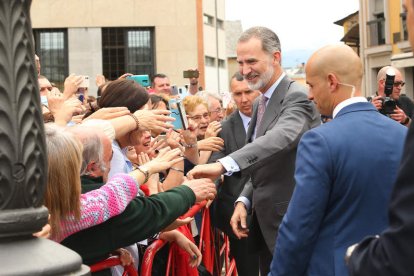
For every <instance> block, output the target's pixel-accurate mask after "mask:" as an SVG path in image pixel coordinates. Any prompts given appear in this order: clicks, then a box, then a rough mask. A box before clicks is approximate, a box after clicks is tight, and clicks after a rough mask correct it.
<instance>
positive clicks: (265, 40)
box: [238, 27, 282, 55]
mask: <svg viewBox="0 0 414 276" xmlns="http://www.w3.org/2000/svg"><path fill="white" fill-rule="evenodd" d="M253 37H255V38H257V39H259V40H260V41H261V42H262V49H263V51H265V52H266V53H268V54H269V55H273V53H274V52H277V51H279V52H281V51H282V47H281V45H280V40H279V37H278V36H277V35H276V33H275V32H273V31H272V30H270V29H269V28H266V27H252V28H250V29H247V30H246V31H244V32H243V33H242V34H241V36H240V38H239V40H238V42H246V41H248V40H250V39H251V38H253Z"/></svg>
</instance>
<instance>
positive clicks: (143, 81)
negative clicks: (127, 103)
mask: <svg viewBox="0 0 414 276" xmlns="http://www.w3.org/2000/svg"><path fill="white" fill-rule="evenodd" d="M126 78H127V79H128V80H133V81H135V82H136V83H138V84H139V85H141V86H142V87H144V88H147V87H149V86H151V81H150V79H149V76H148V75H133V76H129V77H126Z"/></svg>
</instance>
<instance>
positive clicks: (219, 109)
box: [209, 108, 226, 113]
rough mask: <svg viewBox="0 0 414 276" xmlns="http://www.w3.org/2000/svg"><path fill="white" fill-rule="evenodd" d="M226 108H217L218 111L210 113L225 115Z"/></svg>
mask: <svg viewBox="0 0 414 276" xmlns="http://www.w3.org/2000/svg"><path fill="white" fill-rule="evenodd" d="M225 111H226V109H225V108H217V109H216V110H212V111H209V112H210V113H223V112H225Z"/></svg>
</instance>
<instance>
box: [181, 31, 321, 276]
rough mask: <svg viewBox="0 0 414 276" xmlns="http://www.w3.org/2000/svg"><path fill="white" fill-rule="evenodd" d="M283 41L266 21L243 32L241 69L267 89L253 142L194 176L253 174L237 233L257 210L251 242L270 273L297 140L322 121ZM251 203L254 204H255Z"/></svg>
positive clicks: (239, 208) (236, 219)
mask: <svg viewBox="0 0 414 276" xmlns="http://www.w3.org/2000/svg"><path fill="white" fill-rule="evenodd" d="M280 49H281V47H280V41H279V38H278V37H277V35H276V34H275V33H274V32H273V31H271V30H269V29H267V28H265V27H253V28H250V29H248V30H246V31H245V32H243V33H242V35H241V37H240V38H239V41H238V44H237V61H238V63H239V69H240V73H241V74H242V75H243V77H244V79H246V81H247V82H248V85H249V87H250V89H257V90H260V92H261V93H262V95H261V97H260V99H259V101H258V102H256V103H255V105H254V108H253V117H252V120H251V123H250V125H249V129H248V132H247V139H248V142H249V143H248V144H246V145H245V146H244V147H243V148H241V149H240V150H237V151H235V152H233V153H231V154H230V155H228V156H226V157H224V158H222V159H219V160H218V161H219V162H216V163H214V164H206V165H200V166H196V167H195V168H194V169H193V170H192V171H190V172H189V176H190V177H196V178H198V177H202V176H207V177H210V178H217V177H218V176H220V175H221V174H223V173H227V174H229V175H230V174H232V173H235V172H238V171H242V172H243V171H244V173H247V174H250V176H251V180H252V181H251V182H250V183H251V184H249V185H245V187H244V189H243V191H242V196H243V198H241V199H240V202H237V204H236V207H235V211H234V214H233V216H232V219H231V225H232V229H233V231H234V232H235V234H236V236H239V237H246V236H247V231H248V230H247V225H246V216H247V210H250V209H251V210H252V223H251V226H250V229H249V231H250V232H249V234H248V236H249V246H251V247H249V248H251V250H253V251H252V252H259V256H260V257H259V260H260V274H261V275H267V273H268V272H269V265H270V262H271V259H272V249H273V247H274V244H275V237H276V233H277V230H278V227H279V224H280V222H281V220H282V217H283V215H284V214H285V212H286V208H287V206H288V203H289V200H290V197H291V195H292V192H293V188H294V186H295V181H294V179H293V173H294V167H295V156H296V147H297V143H298V141H299V139H300V137H301V136H302V134H303V133H304V132H305V131H307V130H309V129H311V128H312V127H314V126H316V125H319V123H320V119H319V114H318V113H317V111H316V109H315V106H314V105H313V103H312V102H311V101H309V100H308V98H307V91H306V89H305V88H304V87H302V86H301V85H299V84H297V83H295V82H294V81H292V80H290V79H289V78H288V77H287V76H286V74H285V73H284V72H283V69H282V67H281V52H280ZM250 206H252V207H251V208H250Z"/></svg>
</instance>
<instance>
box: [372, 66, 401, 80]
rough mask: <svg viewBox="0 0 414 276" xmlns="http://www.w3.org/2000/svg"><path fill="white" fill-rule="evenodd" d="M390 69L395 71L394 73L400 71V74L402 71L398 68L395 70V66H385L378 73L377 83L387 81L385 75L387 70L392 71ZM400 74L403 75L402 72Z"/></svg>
mask: <svg viewBox="0 0 414 276" xmlns="http://www.w3.org/2000/svg"><path fill="white" fill-rule="evenodd" d="M390 68H392V69H394V71H398V72H400V70H398V69H397V68H395V67H393V66H384V67H382V68H381V69H380V70H379V71H378V75H377V83H378V82H379V81H380V80H383V79H385V75H386V74H387V70H388V69H390ZM400 73H401V72H400Z"/></svg>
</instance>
